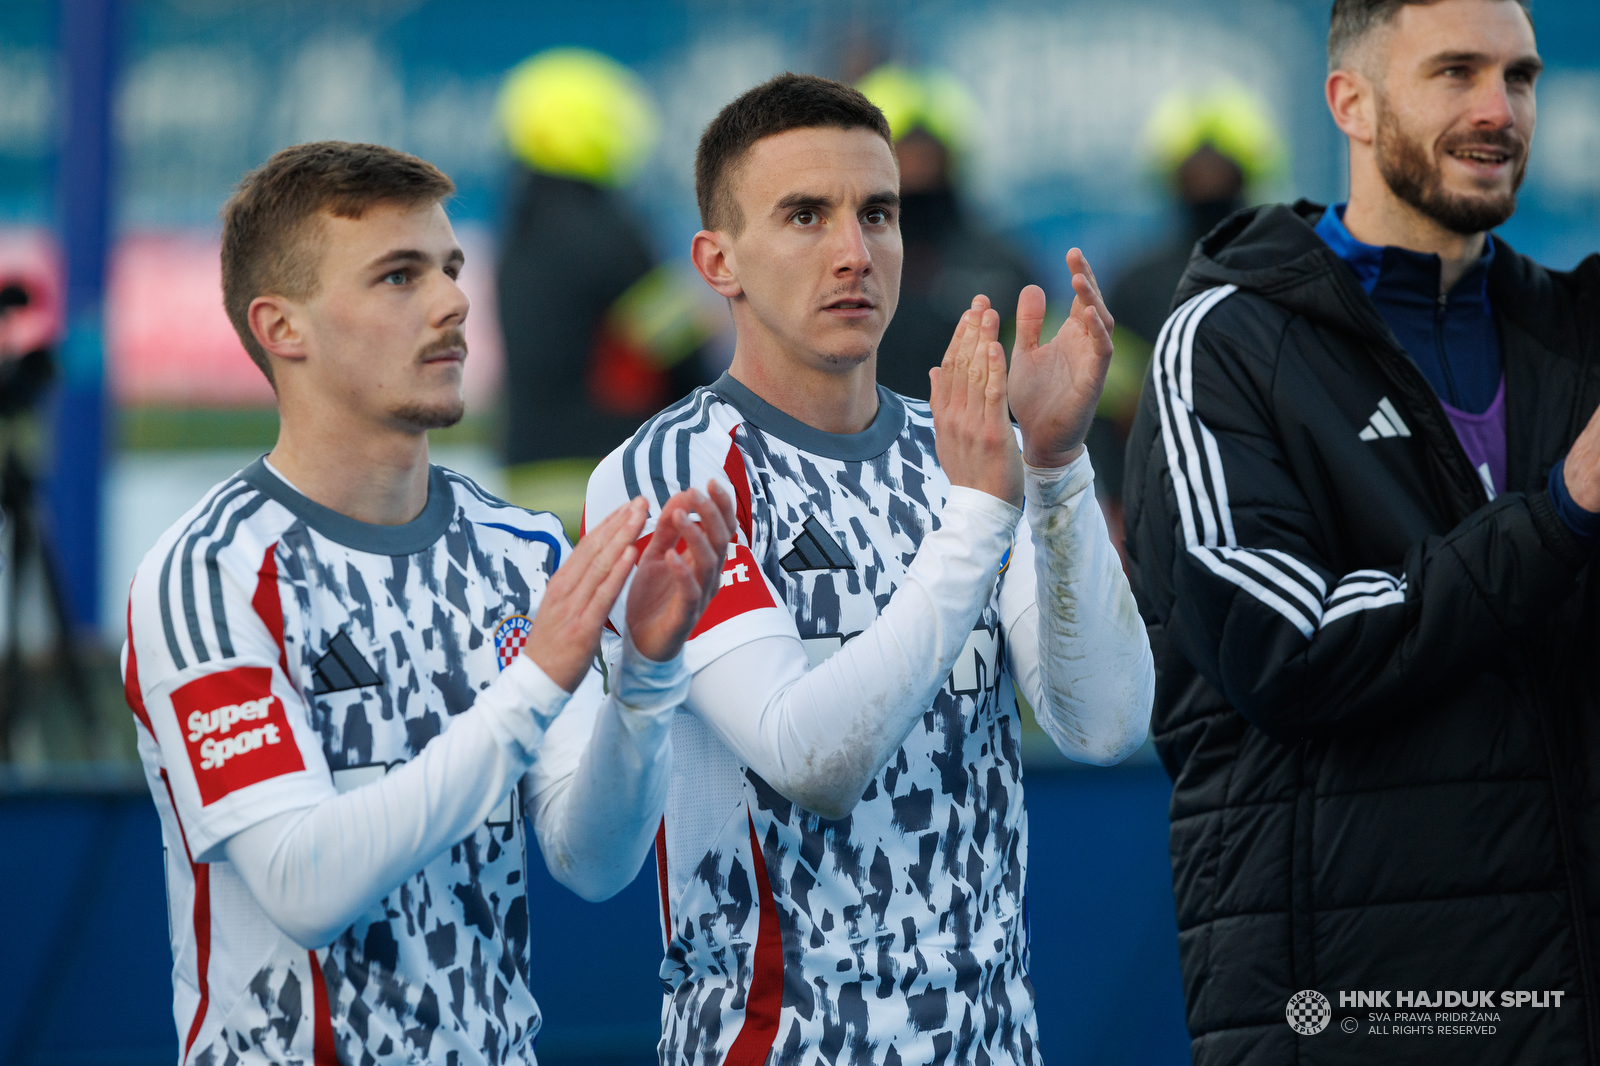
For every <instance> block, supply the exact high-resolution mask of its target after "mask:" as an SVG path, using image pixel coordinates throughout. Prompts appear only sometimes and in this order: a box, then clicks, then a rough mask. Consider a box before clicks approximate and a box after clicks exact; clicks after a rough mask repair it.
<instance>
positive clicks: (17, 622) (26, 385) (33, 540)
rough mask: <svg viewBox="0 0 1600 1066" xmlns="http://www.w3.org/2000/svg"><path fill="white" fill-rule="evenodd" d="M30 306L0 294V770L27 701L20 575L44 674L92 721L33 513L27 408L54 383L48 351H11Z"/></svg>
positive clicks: (35, 447)
mask: <svg viewBox="0 0 1600 1066" xmlns="http://www.w3.org/2000/svg"><path fill="white" fill-rule="evenodd" d="M32 302H33V297H32V294H31V293H29V291H28V288H27V286H26V285H25V284H23V283H17V282H10V283H8V284H6V285H4V286H3V287H0V535H3V536H4V537H5V539H6V541H7V543H6V548H7V551H6V555H5V559H4V562H5V564H6V565H7V567H8V568H9V570H10V578H11V579H10V581H9V582H8V583H7V587H6V600H5V612H6V616H5V617H6V638H5V647H4V650H3V652H0V761H3V762H9V761H10V760H11V757H12V752H11V732H12V725H13V723H14V721H15V718H16V715H17V712H18V709H19V708H21V707H23V706H25V705H26V703H25V700H26V697H27V696H28V694H29V693H28V691H27V688H28V686H27V677H26V674H25V673H24V671H23V669H22V633H21V624H22V599H23V592H24V581H25V578H26V575H27V574H28V573H29V572H31V571H32V569H33V568H35V567H37V572H38V573H39V575H40V577H41V578H42V580H43V585H44V609H45V614H46V616H47V620H48V622H49V624H50V626H51V628H52V631H53V632H54V634H55V655H54V656H53V657H52V662H51V673H53V674H55V675H56V678H57V679H58V680H59V681H60V682H61V683H62V687H63V688H64V689H65V691H66V693H67V698H68V701H69V702H70V703H71V704H72V706H73V708H74V710H75V711H76V712H77V713H78V715H79V717H80V718H81V720H82V721H83V724H84V725H85V726H86V727H87V726H88V725H90V724H91V723H92V721H93V710H92V708H91V706H90V702H89V690H88V686H87V684H86V674H85V673H84V670H83V664H82V663H81V662H80V661H79V656H78V653H77V649H76V647H75V646H74V644H73V641H72V629H71V626H70V624H69V623H68V614H67V604H66V593H65V589H64V588H63V587H62V584H61V576H60V573H59V572H58V570H57V566H56V562H55V559H54V555H53V553H52V552H51V550H50V545H49V543H48V541H47V540H46V539H45V536H44V530H43V528H42V526H41V525H40V522H39V516H38V511H37V509H36V493H35V487H36V486H37V484H38V477H37V474H36V468H37V460H38V452H39V436H40V434H39V420H38V418H37V416H36V412H35V410H34V408H35V407H36V406H37V404H38V402H39V399H40V398H41V397H42V396H43V395H44V391H45V389H46V388H47V387H48V386H49V384H50V382H51V380H52V379H53V378H54V377H55V358H54V356H53V354H52V353H51V351H50V348H49V347H48V346H43V347H38V348H34V349H33V350H32V351H29V352H26V353H18V352H15V351H13V350H12V343H11V331H10V329H9V325H10V323H9V320H10V318H11V316H12V315H13V313H15V312H16V311H18V310H20V309H22V308H25V307H27V306H29V304H31V303H32Z"/></svg>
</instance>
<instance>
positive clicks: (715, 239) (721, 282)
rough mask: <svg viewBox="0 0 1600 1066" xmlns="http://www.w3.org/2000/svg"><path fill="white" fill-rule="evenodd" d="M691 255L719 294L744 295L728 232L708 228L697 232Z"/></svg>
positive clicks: (696, 265)
mask: <svg viewBox="0 0 1600 1066" xmlns="http://www.w3.org/2000/svg"><path fill="white" fill-rule="evenodd" d="M689 257H690V258H691V259H693V260H694V268H695V269H696V270H698V271H699V272H700V276H701V277H702V278H704V279H705V282H706V284H707V285H710V286H711V288H712V289H714V290H715V291H716V293H717V295H718V296H722V297H726V298H727V299H729V300H731V299H733V298H734V297H735V296H740V295H743V293H744V287H743V286H742V285H740V284H739V277H738V270H739V268H738V264H737V263H736V262H735V261H734V257H733V242H732V241H731V240H730V239H729V238H728V235H727V234H726V233H721V232H717V231H714V230H708V229H703V230H701V231H700V232H699V233H696V234H695V235H694V241H693V243H691V244H690V245H689Z"/></svg>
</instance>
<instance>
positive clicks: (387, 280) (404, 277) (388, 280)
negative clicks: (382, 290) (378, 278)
mask: <svg viewBox="0 0 1600 1066" xmlns="http://www.w3.org/2000/svg"><path fill="white" fill-rule="evenodd" d="M410 280H411V276H410V275H409V274H407V273H406V272H405V271H404V270H391V271H389V273H387V274H385V275H384V276H383V283H384V284H385V285H404V284H405V283H406V282H408V281H410Z"/></svg>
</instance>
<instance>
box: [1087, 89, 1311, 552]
mask: <svg viewBox="0 0 1600 1066" xmlns="http://www.w3.org/2000/svg"><path fill="white" fill-rule="evenodd" d="M1144 139H1145V146H1146V147H1145V151H1146V152H1147V154H1148V156H1149V159H1150V163H1151V166H1152V168H1153V169H1154V170H1155V172H1156V174H1157V175H1158V177H1159V180H1160V181H1161V182H1162V184H1163V185H1164V186H1165V188H1166V189H1167V191H1168V192H1169V193H1170V195H1171V196H1172V197H1173V199H1174V201H1175V203H1174V207H1175V208H1176V211H1175V214H1174V218H1173V220H1172V225H1171V228H1170V230H1169V232H1168V233H1167V234H1166V236H1165V237H1163V238H1162V239H1161V240H1160V241H1159V242H1158V243H1156V244H1155V245H1154V246H1152V247H1150V248H1146V249H1145V250H1144V251H1142V252H1141V253H1139V254H1138V255H1137V256H1135V257H1134V259H1133V261H1132V262H1131V263H1129V264H1128V265H1127V266H1125V267H1124V268H1123V269H1122V271H1121V272H1120V273H1119V274H1118V275H1117V277H1116V279H1115V280H1114V281H1112V283H1111V287H1110V288H1109V289H1108V290H1107V292H1106V302H1107V304H1108V306H1110V308H1111V310H1112V314H1114V315H1116V316H1117V337H1116V347H1117V354H1116V356H1115V357H1114V358H1113V359H1112V362H1111V369H1110V370H1109V371H1108V372H1107V374H1106V389H1105V392H1104V393H1102V394H1101V397H1100V409H1099V412H1098V417H1097V418H1096V419H1095V424H1094V428H1093V429H1092V430H1090V432H1089V453H1090V454H1091V455H1093V456H1094V463H1095V470H1096V471H1097V473H1098V475H1099V480H1098V486H1099V492H1100V504H1101V506H1102V507H1104V508H1105V509H1106V521H1107V522H1108V523H1109V524H1110V526H1111V530H1112V535H1113V537H1115V539H1116V541H1117V544H1118V546H1119V547H1120V546H1121V545H1122V538H1123V533H1122V482H1123V469H1124V465H1125V458H1124V454H1123V453H1124V451H1125V450H1126V448H1127V444H1128V431H1129V429H1131V428H1132V426H1133V418H1134V414H1135V412H1136V411H1137V410H1138V407H1139V390H1140V387H1141V386H1142V385H1143V383H1144V376H1145V371H1146V370H1147V369H1148V368H1149V365H1150V352H1151V351H1152V350H1153V349H1154V347H1155V343H1156V336H1157V334H1159V333H1160V332H1161V325H1162V323H1163V322H1165V321H1166V320H1167V315H1168V314H1169V313H1170V312H1171V311H1172V294H1173V293H1174V292H1176V291H1177V288H1178V281H1179V279H1181V278H1182V277H1183V271H1184V268H1185V267H1186V266H1188V265H1189V256H1190V255H1191V254H1192V253H1193V252H1194V244H1195V242H1196V241H1198V240H1199V239H1200V238H1201V237H1204V236H1205V235H1206V234H1207V233H1210V232H1211V230H1212V229H1213V228H1215V227H1216V225H1217V223H1219V222H1221V221H1222V220H1223V219H1225V218H1227V217H1228V216H1229V215H1231V214H1233V213H1234V212H1235V211H1238V210H1240V209H1241V208H1243V207H1244V206H1245V202H1246V197H1247V195H1248V193H1249V191H1250V190H1251V189H1252V188H1259V187H1260V186H1261V185H1262V183H1263V182H1265V181H1267V180H1269V179H1270V178H1271V177H1273V176H1274V175H1276V174H1278V173H1279V172H1281V170H1282V167H1283V146H1282V141H1281V139H1280V138H1279V136H1278V133H1277V131H1276V129H1275V128H1274V125H1273V122H1272V118H1271V116H1270V115H1269V114H1268V111H1267V108H1266V105H1265V104H1264V103H1262V101H1261V100H1259V99H1258V98H1257V97H1256V96H1255V95H1254V94H1253V93H1251V92H1250V91H1249V90H1247V89H1245V88H1243V87H1241V86H1238V85H1235V84H1231V83H1225V84H1222V85H1218V86H1214V87H1212V88H1210V89H1208V90H1205V91H1202V92H1197V91H1195V90H1193V89H1190V88H1186V87H1185V88H1178V89H1175V90H1173V91H1172V92H1171V93H1169V94H1167V95H1166V96H1165V97H1163V98H1162V99H1161V100H1160V101H1159V102H1158V103H1157V105H1156V107H1155V109H1154V110H1153V111H1152V112H1151V115H1150V119H1149V121H1148V123H1147V124H1146V126H1145V133H1144Z"/></svg>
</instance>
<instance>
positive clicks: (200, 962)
mask: <svg viewBox="0 0 1600 1066" xmlns="http://www.w3.org/2000/svg"><path fill="white" fill-rule="evenodd" d="M130 653H131V646H130ZM161 783H162V784H163V785H165V786H166V788H167V802H168V803H170V804H172V820H173V821H174V822H177V823H178V839H179V840H181V841H182V842H183V857H184V858H185V859H188V860H189V876H190V877H191V878H193V879H194V969H195V978H194V981H195V987H196V988H198V989H199V991H200V1002H199V1004H197V1005H196V1006H195V1009H194V1020H193V1021H191V1022H190V1023H189V1035H188V1037H187V1038H186V1039H185V1040H184V1042H183V1058H182V1059H181V1060H180V1061H181V1062H188V1061H189V1051H190V1049H192V1048H193V1047H194V1040H195V1037H197V1036H199V1035H200V1027H201V1026H202V1025H204V1024H205V1020H206V1011H207V1010H209V1009H210V1007H211V978H210V976H209V975H208V973H207V971H209V970H210V969H211V867H210V866H209V865H207V864H206V863H203V862H195V861H194V856H193V855H192V854H190V852H189V834H187V833H185V832H184V831H183V820H182V819H181V818H179V817H178V801H177V800H176V799H175V798H173V795H172V782H171V781H169V780H168V779H167V772H166V771H165V770H162V771H161Z"/></svg>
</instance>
